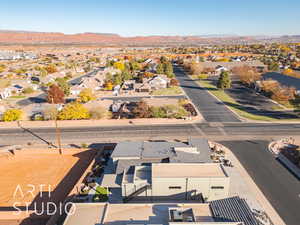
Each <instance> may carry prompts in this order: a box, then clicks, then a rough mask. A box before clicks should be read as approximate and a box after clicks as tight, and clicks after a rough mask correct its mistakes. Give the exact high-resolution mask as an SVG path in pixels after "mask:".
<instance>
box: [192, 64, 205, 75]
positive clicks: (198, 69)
mask: <svg viewBox="0 0 300 225" xmlns="http://www.w3.org/2000/svg"><path fill="white" fill-rule="evenodd" d="M202 71H203V66H202V64H200V63H196V62H192V63H191V64H190V74H192V75H199V74H201V73H202Z"/></svg>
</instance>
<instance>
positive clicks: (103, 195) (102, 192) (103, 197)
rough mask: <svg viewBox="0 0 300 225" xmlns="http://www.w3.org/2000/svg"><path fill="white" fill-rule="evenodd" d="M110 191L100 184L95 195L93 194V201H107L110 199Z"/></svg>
mask: <svg viewBox="0 0 300 225" xmlns="http://www.w3.org/2000/svg"><path fill="white" fill-rule="evenodd" d="M107 195H108V191H107V189H106V188H104V187H101V186H98V187H97V188H96V192H95V195H94V196H93V202H106V201H107V200H108V196H107Z"/></svg>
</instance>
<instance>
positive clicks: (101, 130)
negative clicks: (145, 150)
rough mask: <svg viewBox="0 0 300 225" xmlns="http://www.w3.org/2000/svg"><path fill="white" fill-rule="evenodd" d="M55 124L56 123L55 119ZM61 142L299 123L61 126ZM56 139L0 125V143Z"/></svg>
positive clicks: (233, 132)
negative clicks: (0, 126)
mask: <svg viewBox="0 0 300 225" xmlns="http://www.w3.org/2000/svg"><path fill="white" fill-rule="evenodd" d="M58 125H59V122H58ZM60 130H61V135H62V143H63V144H69V143H95V142H97V141H103V140H104V141H119V140H134V139H145V140H147V139H160V140H162V139H168V138H189V137H205V138H208V139H216V138H218V139H222V140H224V139H233V138H235V139H239V138H240V139H245V138H247V139H258V138H261V139H266V138H273V137H274V138H279V137H283V136H284V137H285V136H289V135H290V136H297V135H298V136H299V135H300V124H299V125H297V124H264V123H258V124H256V123H226V124H220V123H198V124H178V125H176V124H174V125H151V126H148V125H143V126H142V125H134V124H133V125H130V126H112V127H100V126H98V127H97V126H95V127H73V128H61V129H60ZM42 139H44V140H46V141H49V142H56V136H55V128H54V123H53V128H31V129H28V130H23V129H21V128H17V129H5V128H0V145H1V144H3V145H8V144H26V143H28V142H32V143H37V144H43V143H45V141H43V140H42Z"/></svg>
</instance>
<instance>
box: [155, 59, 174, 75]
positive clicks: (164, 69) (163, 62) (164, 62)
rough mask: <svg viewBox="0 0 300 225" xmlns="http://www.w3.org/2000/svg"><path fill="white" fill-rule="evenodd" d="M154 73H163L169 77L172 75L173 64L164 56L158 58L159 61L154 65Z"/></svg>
mask: <svg viewBox="0 0 300 225" xmlns="http://www.w3.org/2000/svg"><path fill="white" fill-rule="evenodd" d="M156 73H158V74H165V75H167V77H169V78H173V77H174V72H173V65H172V63H171V62H170V61H169V60H168V59H167V58H166V57H165V56H162V57H161V58H160V63H159V64H158V65H157V67H156Z"/></svg>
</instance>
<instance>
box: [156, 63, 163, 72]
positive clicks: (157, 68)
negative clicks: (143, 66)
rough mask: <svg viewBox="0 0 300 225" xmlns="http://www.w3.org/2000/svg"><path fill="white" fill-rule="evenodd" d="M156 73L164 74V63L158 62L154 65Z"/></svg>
mask: <svg viewBox="0 0 300 225" xmlns="http://www.w3.org/2000/svg"><path fill="white" fill-rule="evenodd" d="M156 73H158V74H164V65H163V64H162V63H160V64H158V65H157V67H156Z"/></svg>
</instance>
